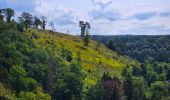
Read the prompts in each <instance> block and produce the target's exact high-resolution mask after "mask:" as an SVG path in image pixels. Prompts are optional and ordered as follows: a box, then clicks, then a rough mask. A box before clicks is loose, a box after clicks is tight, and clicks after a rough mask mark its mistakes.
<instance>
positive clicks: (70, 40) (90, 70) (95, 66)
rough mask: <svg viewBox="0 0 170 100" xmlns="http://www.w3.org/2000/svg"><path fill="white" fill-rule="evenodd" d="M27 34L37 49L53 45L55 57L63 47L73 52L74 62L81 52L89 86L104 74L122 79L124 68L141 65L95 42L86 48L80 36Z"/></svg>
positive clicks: (42, 33) (31, 32)
mask: <svg viewBox="0 0 170 100" xmlns="http://www.w3.org/2000/svg"><path fill="white" fill-rule="evenodd" d="M27 34H28V35H29V36H30V37H31V39H32V40H33V41H34V42H35V44H36V46H37V47H44V48H45V47H50V46H51V43H53V46H54V52H55V56H57V55H59V51H61V48H63V47H64V48H65V49H67V50H69V51H71V52H72V54H73V59H74V60H76V59H77V54H78V52H79V53H80V58H81V63H82V66H83V70H84V72H85V74H86V78H85V80H84V82H85V83H86V85H87V86H90V85H92V84H95V83H96V81H97V79H99V78H100V77H101V76H102V75H103V73H104V72H108V73H109V74H110V75H111V76H116V77H119V78H121V75H120V73H121V70H122V68H123V67H126V66H127V65H130V66H133V65H139V63H138V62H137V61H135V60H133V59H131V58H128V57H124V56H120V55H118V54H117V53H115V52H113V51H111V50H109V49H108V48H107V47H105V46H104V45H103V44H101V43H98V42H96V41H94V40H91V42H90V45H89V46H88V47H87V48H85V47H84V46H83V41H82V39H81V38H80V37H79V36H72V35H68V34H64V33H59V32H52V31H43V30H35V29H34V30H30V31H28V32H27ZM53 46H51V48H52V47H53Z"/></svg>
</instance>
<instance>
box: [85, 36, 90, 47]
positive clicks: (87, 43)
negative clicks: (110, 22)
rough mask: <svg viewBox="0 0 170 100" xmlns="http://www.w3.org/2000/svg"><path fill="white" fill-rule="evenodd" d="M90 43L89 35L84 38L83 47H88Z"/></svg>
mask: <svg viewBox="0 0 170 100" xmlns="http://www.w3.org/2000/svg"><path fill="white" fill-rule="evenodd" d="M89 43H90V35H86V36H85V38H84V46H85V47H88V46H89Z"/></svg>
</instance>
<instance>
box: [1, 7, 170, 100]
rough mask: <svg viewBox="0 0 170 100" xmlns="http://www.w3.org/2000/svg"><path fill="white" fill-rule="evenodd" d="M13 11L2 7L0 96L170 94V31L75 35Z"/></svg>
mask: <svg viewBox="0 0 170 100" xmlns="http://www.w3.org/2000/svg"><path fill="white" fill-rule="evenodd" d="M14 15H15V11H14V10H13V9H11V8H3V9H0V99H1V100H169V99H170V82H169V80H170V63H169V61H170V58H169V57H170V56H168V55H170V54H169V50H170V42H169V39H168V38H169V36H156V37H152V36H149V37H147V36H135V37H131V36H130V37H127V38H123V37H120V38H119V37H116V38H115V37H110V36H109V37H100V36H99V37H98V36H89V35H86V36H85V37H80V36H72V35H66V34H64V33H58V32H54V30H53V29H54V25H53V24H52V23H51V24H50V26H51V28H52V29H51V30H48V29H46V26H47V19H46V17H44V16H34V15H32V14H30V13H29V12H23V13H22V14H21V15H20V16H18V19H14V18H13V17H14ZM86 25H88V28H90V25H89V24H87V23H86ZM90 37H92V38H93V39H94V38H95V39H97V40H98V42H96V41H95V40H92V39H90ZM131 38H133V39H131ZM106 40H110V41H106ZM118 41H119V42H118ZM100 42H101V43H100ZM102 43H105V44H106V46H105V45H103V44H102ZM126 43H127V44H126ZM110 49H111V50H113V51H111V50H110ZM128 56H129V57H128ZM132 58H133V59H132Z"/></svg>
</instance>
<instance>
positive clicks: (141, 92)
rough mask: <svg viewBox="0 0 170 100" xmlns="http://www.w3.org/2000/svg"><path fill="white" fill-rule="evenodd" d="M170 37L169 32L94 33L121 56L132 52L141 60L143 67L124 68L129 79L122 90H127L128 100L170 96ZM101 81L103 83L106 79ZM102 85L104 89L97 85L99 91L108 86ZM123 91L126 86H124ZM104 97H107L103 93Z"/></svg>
mask: <svg viewBox="0 0 170 100" xmlns="http://www.w3.org/2000/svg"><path fill="white" fill-rule="evenodd" d="M169 38H170V36H168V35H167V36H130V35H125V36H93V39H96V40H98V41H100V42H102V43H104V44H105V45H106V46H107V47H108V48H110V49H111V50H113V51H116V52H117V53H119V54H121V55H128V56H130V57H132V58H134V59H136V60H138V61H140V62H141V65H140V66H137V65H136V66H127V67H126V68H124V69H123V71H122V75H123V76H124V78H125V79H124V81H123V82H122V86H123V88H124V91H121V93H124V95H123V96H124V98H125V99H126V100H169V99H170V63H169V62H170V52H169V51H170V40H169ZM99 83H100V84H103V81H100V82H99ZM109 84H111V83H109ZM112 84H113V83H112ZM102 86H103V88H101V87H100V88H97V87H95V89H97V90H95V91H103V89H104V90H105V85H104V84H103V85H102ZM120 90H122V89H121V88H120ZM112 93H113V94H112V95H115V93H114V92H112ZM119 94H120V93H119ZM112 95H110V96H112ZM116 95H118V94H116ZM100 96H101V95H100ZM97 97H99V95H96V96H95V98H97ZM107 97H108V96H107ZM102 98H106V97H105V96H104V97H103V96H102ZM113 100H114V98H113ZM116 100H117V99H116Z"/></svg>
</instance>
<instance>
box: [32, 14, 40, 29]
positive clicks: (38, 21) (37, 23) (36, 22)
mask: <svg viewBox="0 0 170 100" xmlns="http://www.w3.org/2000/svg"><path fill="white" fill-rule="evenodd" d="M33 24H34V25H35V27H36V28H37V29H38V26H39V25H42V21H41V20H40V19H39V18H38V17H37V16H34V23H33Z"/></svg>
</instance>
